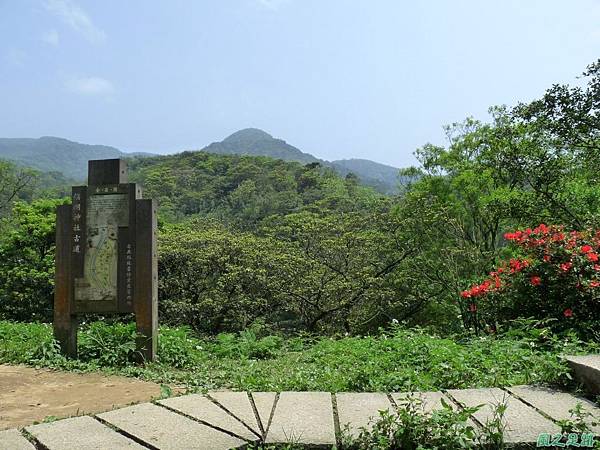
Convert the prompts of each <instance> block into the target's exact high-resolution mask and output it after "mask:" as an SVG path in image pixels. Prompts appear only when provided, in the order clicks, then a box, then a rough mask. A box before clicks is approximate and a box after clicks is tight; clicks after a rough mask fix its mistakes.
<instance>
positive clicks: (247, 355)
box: [0, 321, 598, 392]
mask: <svg viewBox="0 0 600 450" xmlns="http://www.w3.org/2000/svg"><path fill="white" fill-rule="evenodd" d="M134 340H135V326H134V324H119V323H117V324H106V323H104V322H94V323H92V324H88V325H86V326H84V327H82V329H81V330H80V333H79V355H80V357H79V359H78V360H69V359H66V358H64V357H63V356H61V355H60V353H59V352H58V348H57V345H56V343H55V342H54V341H53V339H52V327H51V326H50V325H47V324H24V323H14V322H6V321H4V322H3V321H0V363H11V364H27V365H33V366H38V367H50V368H57V369H63V370H73V371H103V372H107V373H113V374H120V375H126V376H134V377H138V378H142V379H145V380H150V381H154V382H157V383H161V384H165V385H169V384H171V385H172V384H177V385H183V386H185V387H187V388H188V389H189V390H190V391H199V390H207V389H216V388H229V389H234V390H256V391H285V390H322V391H332V392H342V391H357V392H359V391H408V390H439V389H454V388H470V387H492V386H505V385H515V384H525V383H527V384H549V385H566V384H568V383H570V377H569V372H568V368H567V366H566V365H565V363H563V362H562V361H561V360H560V358H559V355H560V354H565V353H569V354H577V353H588V352H597V351H598V349H597V347H596V346H594V345H592V344H585V343H583V342H581V341H579V340H577V339H576V338H575V337H574V336H568V335H567V336H562V337H558V336H554V335H552V334H551V333H549V332H548V331H547V330H546V329H537V328H528V327H523V328H518V329H516V330H513V331H511V332H510V333H506V334H503V335H501V336H491V337H480V338H463V339H459V338H454V339H450V338H441V337H438V336H435V335H431V334H428V333H426V332H425V331H424V330H421V329H403V328H400V327H396V328H395V329H393V330H391V331H389V332H382V333H381V334H379V335H377V336H362V337H342V338H327V337H294V338H283V337H280V336H264V337H257V335H256V334H255V333H253V332H252V331H246V332H242V333H240V334H220V335H218V336H216V337H213V338H208V337H205V338H200V337H197V336H194V335H193V334H192V333H191V332H190V331H189V330H187V329H185V328H167V327H161V329H160V335H159V352H158V361H157V362H155V363H152V364H148V365H146V366H139V365H136V364H134V363H133V362H132V361H133V359H134V355H135V344H134Z"/></svg>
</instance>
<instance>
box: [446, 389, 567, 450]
mask: <svg viewBox="0 0 600 450" xmlns="http://www.w3.org/2000/svg"><path fill="white" fill-rule="evenodd" d="M448 394H449V395H450V396H452V397H453V398H454V399H456V400H457V401H458V402H459V403H461V405H463V406H467V407H472V406H479V405H483V406H482V407H481V408H480V409H479V410H478V411H477V412H475V413H474V414H473V417H474V418H475V419H476V420H477V421H478V422H479V423H480V424H482V425H485V424H486V423H489V422H490V421H492V420H494V409H495V408H496V407H497V406H499V405H502V404H505V405H506V411H505V412H504V416H503V420H502V423H503V425H504V441H505V442H507V443H509V444H518V443H519V444H530V443H536V442H537V438H538V436H539V435H540V434H541V433H560V427H559V426H558V425H556V424H555V423H554V422H552V421H551V420H549V419H547V418H546V417H544V416H543V415H541V414H540V413H539V412H538V411H536V410H535V409H534V408H532V407H530V406H528V405H526V404H525V403H523V402H522V401H520V400H518V399H516V398H515V397H513V396H511V395H510V394H509V393H508V392H505V391H503V390H502V389H498V388H491V389H463V390H450V391H448Z"/></svg>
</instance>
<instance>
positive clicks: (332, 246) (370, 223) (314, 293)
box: [261, 201, 414, 332]
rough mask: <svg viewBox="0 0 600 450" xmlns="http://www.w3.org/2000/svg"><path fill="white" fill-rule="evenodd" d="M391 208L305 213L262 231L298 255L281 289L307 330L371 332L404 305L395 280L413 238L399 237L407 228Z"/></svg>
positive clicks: (278, 219) (276, 221)
mask: <svg viewBox="0 0 600 450" xmlns="http://www.w3.org/2000/svg"><path fill="white" fill-rule="evenodd" d="M388 210H389V204H387V202H383V201H382V204H380V205H379V208H375V209H372V210H366V211H364V210H363V211H361V212H343V213H335V214H334V213H328V214H323V213H320V214H318V213H315V212H308V211H305V212H302V213H296V214H289V215H286V216H284V217H274V218H273V219H272V221H271V222H270V223H268V224H265V225H264V228H263V229H262V230H261V231H262V232H263V233H265V234H266V235H267V236H269V237H271V238H273V239H276V240H278V241H283V242H284V243H285V245H286V246H287V247H288V248H289V249H290V250H289V252H290V253H292V254H294V255H297V256H296V258H297V260H298V262H299V264H296V271H295V272H285V273H282V275H284V276H286V277H288V278H287V279H286V280H284V282H283V283H282V287H281V289H283V293H284V294H285V295H286V296H288V297H289V298H290V299H291V300H292V301H291V302H290V304H292V305H294V307H295V311H296V314H297V315H298V317H299V318H300V320H301V322H302V324H303V326H304V327H306V329H308V330H311V331H315V330H317V329H328V330H330V331H332V330H333V331H335V330H340V329H343V330H345V331H347V332H355V331H361V330H363V331H364V330H369V329H373V328H376V325H375V326H374V323H375V324H378V323H381V320H382V317H383V321H384V322H388V323H389V322H390V321H391V319H393V318H394V315H395V313H396V310H397V308H398V307H399V306H400V305H402V307H405V305H404V304H403V303H402V301H403V300H405V298H403V297H402V296H399V295H398V292H397V291H396V290H395V289H394V286H393V283H392V277H393V275H394V274H396V273H397V272H398V271H399V269H400V267H401V265H402V264H403V262H404V261H405V260H406V259H407V258H408V257H409V256H410V255H411V253H412V252H413V251H414V249H413V248H412V241H411V240H402V239H398V235H397V233H398V230H399V229H401V227H402V224H401V223H399V222H398V221H396V220H394V217H392V216H390V215H389V214H388ZM378 320H379V321H380V322H378Z"/></svg>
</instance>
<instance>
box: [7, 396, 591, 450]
mask: <svg viewBox="0 0 600 450" xmlns="http://www.w3.org/2000/svg"><path fill="white" fill-rule="evenodd" d="M407 397H416V398H419V399H421V401H422V408H423V413H424V414H429V413H431V412H432V411H434V410H436V409H439V408H441V407H442V403H441V400H442V399H445V400H446V402H447V403H448V404H449V405H451V406H452V407H453V408H456V409H459V408H461V407H467V406H469V407H470V406H477V405H483V406H482V407H481V408H480V409H479V410H478V411H477V412H476V413H475V414H474V415H473V421H472V422H471V423H472V424H473V425H474V426H475V427H478V428H480V427H481V425H482V424H485V423H486V422H487V421H488V420H490V419H492V418H493V407H494V406H495V405H497V404H500V403H506V405H507V409H506V412H505V413H504V418H503V425H504V427H505V431H504V436H505V441H506V442H507V443H508V444H532V443H533V444H535V443H536V441H537V438H538V436H539V434H540V433H557V432H560V427H559V426H558V425H557V422H558V421H559V420H562V419H569V418H570V412H569V410H571V409H572V408H573V407H574V406H575V405H577V404H578V403H581V404H582V405H583V407H584V409H585V410H586V411H588V412H590V413H592V414H594V415H597V416H598V417H600V408H599V407H598V406H597V405H595V404H594V403H592V402H590V401H588V400H585V399H582V398H580V397H578V396H575V395H573V394H571V393H566V392H558V391H554V390H550V389H546V388H540V387H534V386H514V387H510V388H506V389H504V390H503V389H498V388H492V389H465V390H449V391H447V392H422V393H414V394H411V395H409V394H407V393H390V394H389V395H388V394H386V393H337V394H335V395H332V394H330V393H329V392H282V393H279V394H277V393H274V392H253V393H246V392H210V393H208V394H207V395H200V394H193V395H184V396H181V397H173V398H170V399H165V400H160V401H157V402H156V403H142V404H138V405H134V406H129V407H126V408H121V409H116V410H113V411H110V412H106V413H102V414H98V415H97V416H82V417H75V418H70V419H64V420H58V421H55V422H51V423H44V424H39V425H33V426H30V427H27V428H25V430H9V431H3V432H0V450H8V449H10V450H32V449H33V448H34V446H33V445H32V444H31V443H30V442H29V440H28V439H27V438H26V436H28V437H30V438H31V439H32V440H33V441H35V442H34V444H35V445H37V447H38V448H45V449H47V450H79V449H81V450H83V449H86V450H87V449H92V450H95V449H98V450H104V449H111V450H112V449H116V450H120V449H128V450H130V449H133V450H135V449H143V448H145V449H167V450H183V449H209V450H225V449H230V448H246V447H247V446H248V445H250V444H260V443H263V442H264V443H268V444H271V443H272V444H275V443H278V444H287V443H297V444H303V445H306V446H311V447H314V446H320V447H323V448H331V447H332V446H333V445H335V444H336V442H340V438H341V435H340V429H341V428H342V429H343V428H344V425H346V424H348V430H349V432H350V434H351V435H353V436H356V435H357V434H358V433H359V432H360V429H361V427H365V426H367V427H368V425H369V421H370V420H371V419H373V418H376V417H378V416H379V411H381V410H385V409H387V410H389V411H391V412H392V413H393V411H394V410H395V409H394V408H395V406H394V403H395V404H397V405H399V406H400V407H402V404H403V403H404V402H405V401H406V398H407ZM390 399H391V401H390ZM334 405H335V407H334ZM459 405H460V406H459ZM336 425H337V426H336ZM594 431H596V432H600V427H596V428H595V429H594Z"/></svg>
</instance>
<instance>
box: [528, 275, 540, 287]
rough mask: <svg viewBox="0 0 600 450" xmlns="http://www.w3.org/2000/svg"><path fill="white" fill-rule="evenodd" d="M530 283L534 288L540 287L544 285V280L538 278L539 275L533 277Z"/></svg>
mask: <svg viewBox="0 0 600 450" xmlns="http://www.w3.org/2000/svg"><path fill="white" fill-rule="evenodd" d="M529 281H531V284H532V285H533V286H539V285H540V284H542V279H541V278H540V277H538V276H537V275H533V276H532V277H531V278H530V279H529Z"/></svg>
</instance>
